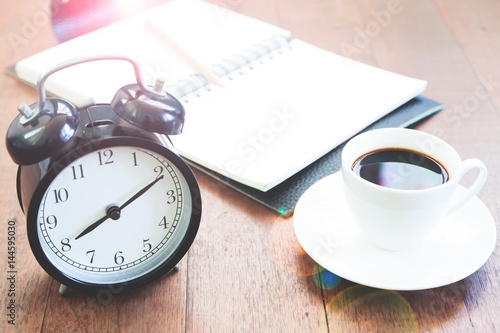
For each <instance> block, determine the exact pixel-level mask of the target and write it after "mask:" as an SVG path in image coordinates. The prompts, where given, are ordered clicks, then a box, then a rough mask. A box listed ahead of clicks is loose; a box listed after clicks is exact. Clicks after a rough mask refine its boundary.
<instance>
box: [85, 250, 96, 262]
mask: <svg viewBox="0 0 500 333" xmlns="http://www.w3.org/2000/svg"><path fill="white" fill-rule="evenodd" d="M88 255H90V263H91V264H93V263H94V255H95V250H90V251H87V256H88Z"/></svg>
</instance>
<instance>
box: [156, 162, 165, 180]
mask: <svg viewBox="0 0 500 333" xmlns="http://www.w3.org/2000/svg"><path fill="white" fill-rule="evenodd" d="M154 172H156V173H157V174H158V176H157V177H156V179H158V178H160V177H161V176H162V174H163V167H162V166H160V165H159V166H157V167H155V168H154Z"/></svg>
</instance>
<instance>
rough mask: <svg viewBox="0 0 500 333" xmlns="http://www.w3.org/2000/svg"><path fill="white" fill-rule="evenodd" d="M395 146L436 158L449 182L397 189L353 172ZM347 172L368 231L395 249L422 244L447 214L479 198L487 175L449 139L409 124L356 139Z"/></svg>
mask: <svg viewBox="0 0 500 333" xmlns="http://www.w3.org/2000/svg"><path fill="white" fill-rule="evenodd" d="M392 148H396V149H404V150H412V151H415V152H417V153H419V154H423V155H425V156H428V157H431V158H432V159H433V160H435V161H437V162H438V163H439V164H441V165H442V166H443V167H444V168H445V169H446V171H447V173H448V180H447V181H445V182H444V183H442V184H439V185H436V186H433V187H429V188H425V189H395V188H389V187H385V186H382V185H378V184H375V183H372V182H370V181H368V180H366V179H364V178H362V177H361V176H359V175H358V174H356V173H355V172H354V171H353V169H352V167H353V165H354V163H355V162H356V161H357V160H358V159H359V158H360V157H362V156H364V155H366V154H367V153H369V152H373V151H378V150H381V149H392ZM417 156H418V155H417ZM472 169H477V170H479V173H478V176H477V178H476V180H475V181H474V183H473V184H472V185H471V186H470V187H469V188H468V189H467V190H466V191H460V192H461V193H457V186H458V184H459V182H460V179H461V178H462V177H463V175H464V174H465V173H467V172H468V171H470V170H472ZM341 170H342V177H343V180H344V189H345V190H344V191H345V194H346V199H347V203H348V205H349V207H350V210H351V212H352V215H353V216H354V219H355V220H356V222H357V224H358V226H359V227H360V229H361V231H362V233H363V234H364V235H365V236H366V238H367V239H368V240H369V241H370V242H371V243H373V244H374V245H375V246H377V247H379V248H382V249H385V250H390V251H401V250H405V249H408V248H411V247H413V246H416V245H418V244H419V243H421V242H422V241H423V240H424V239H425V238H426V237H427V236H428V235H429V234H430V233H431V232H432V231H433V230H434V229H435V228H436V227H437V226H438V225H439V223H440V221H441V220H443V218H444V217H445V216H447V215H448V214H450V213H452V212H453V211H455V210H456V209H457V208H459V207H460V206H462V205H464V204H465V203H466V202H467V201H468V200H470V199H471V198H473V197H474V196H475V195H476V194H477V193H478V192H479V190H480V189H481V188H482V187H483V185H484V183H485V181H486V177H487V171H486V167H485V166H484V164H483V162H481V161H480V160H478V159H474V158H471V159H467V160H464V161H462V160H461V158H460V156H459V155H458V153H457V152H456V151H455V149H453V148H452V147H451V146H450V145H449V144H448V143H446V142H444V141H443V140H441V139H439V138H437V137H435V136H432V135H430V134H427V133H425V132H422V131H418V130H412V129H403V128H385V129H378V130H372V131H368V132H365V133H362V134H360V135H358V136H356V137H354V138H352V139H351V140H350V141H349V142H348V143H347V144H346V145H345V147H344V149H343V151H342V167H341Z"/></svg>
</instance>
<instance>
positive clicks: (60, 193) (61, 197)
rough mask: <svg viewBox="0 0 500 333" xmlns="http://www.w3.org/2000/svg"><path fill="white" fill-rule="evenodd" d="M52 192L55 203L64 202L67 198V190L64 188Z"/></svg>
mask: <svg viewBox="0 0 500 333" xmlns="http://www.w3.org/2000/svg"><path fill="white" fill-rule="evenodd" d="M53 192H54V197H55V199H56V203H61V202H66V201H67V200H68V198H69V193H68V190H66V189H65V188H64V187H63V188H61V189H59V190H54V191H53Z"/></svg>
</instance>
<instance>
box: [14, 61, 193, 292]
mask: <svg viewBox="0 0 500 333" xmlns="http://www.w3.org/2000/svg"><path fill="white" fill-rule="evenodd" d="M108 59H118V60H124V61H128V62H130V63H131V64H132V65H133V67H134V70H135V76H136V80H137V82H136V83H133V84H129V85H126V86H124V87H123V88H121V89H119V90H118V92H117V93H116V95H115V97H114V98H113V100H112V101H111V103H110V104H95V105H91V106H88V107H84V108H76V107H75V106H73V105H72V104H71V103H69V102H67V101H65V100H63V99H59V98H46V96H45V89H44V84H45V80H46V79H47V78H48V77H49V76H50V75H51V74H53V73H55V72H56V71H59V70H61V69H64V68H66V67H69V66H74V65H77V64H80V63H82V62H88V61H96V60H103V61H104V60H108ZM75 79H77V78H75ZM96 79H99V78H96ZM37 91H38V101H37V102H36V103H34V104H32V105H31V106H27V105H21V106H20V107H19V111H20V112H21V114H19V115H18V116H17V117H16V118H15V119H14V121H13V123H12V124H11V125H10V127H9V130H8V132H7V138H6V145H7V150H8V152H9V154H10V156H11V158H12V160H13V161H14V162H15V163H16V164H18V165H19V168H18V173H17V194H18V198H19V203H20V205H21V208H22V210H23V212H24V214H25V215H26V225H27V234H28V239H29V243H30V247H31V249H32V251H33V253H34V255H35V257H36V259H37V261H38V262H39V264H40V265H41V266H42V267H43V269H44V270H45V271H46V272H47V273H48V274H49V275H50V276H52V277H53V278H54V279H55V280H57V281H59V282H60V283H61V284H62V285H64V286H67V287H70V288H75V289H80V290H94V291H97V290H99V289H102V288H111V287H113V288H115V290H116V289H117V288H120V290H122V289H125V290H130V289H134V288H137V287H141V286H144V285H146V284H148V283H150V282H152V281H155V280H156V279H158V278H160V277H161V276H163V275H164V274H166V273H167V272H169V271H170V270H171V269H173V268H175V267H176V265H177V264H178V262H179V261H180V260H181V259H182V258H183V256H184V255H185V254H186V252H187V251H188V249H189V248H190V246H191V245H192V243H193V241H194V239H195V236H196V233H197V231H198V227H199V224H200V219H201V211H202V209H201V208H202V207H201V195H200V190H199V187H198V183H197V181H196V178H195V176H194V175H193V172H192V171H191V169H190V168H189V166H188V165H187V164H186V162H185V161H184V160H183V159H182V158H181V157H179V155H178V154H177V153H176V151H175V149H174V147H173V146H172V144H171V142H170V139H169V135H176V134H180V133H181V132H182V129H183V126H184V115H185V114H184V113H185V112H184V108H183V107H182V105H181V104H180V102H179V101H178V100H177V99H175V98H174V97H173V96H171V95H170V94H168V93H166V92H165V91H164V90H163V82H162V81H161V80H158V81H157V82H156V84H155V86H154V87H148V86H146V84H145V83H144V80H143V78H142V76H141V70H140V67H139V64H138V63H137V62H136V61H134V60H133V59H131V58H128V57H122V56H113V57H111V56H110V57H98V58H88V59H80V60H76V61H70V62H68V63H66V64H62V65H60V66H58V67H57V68H54V69H52V70H50V71H49V72H47V73H46V74H45V75H42V76H41V77H40V79H39V80H38V84H37Z"/></svg>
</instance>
